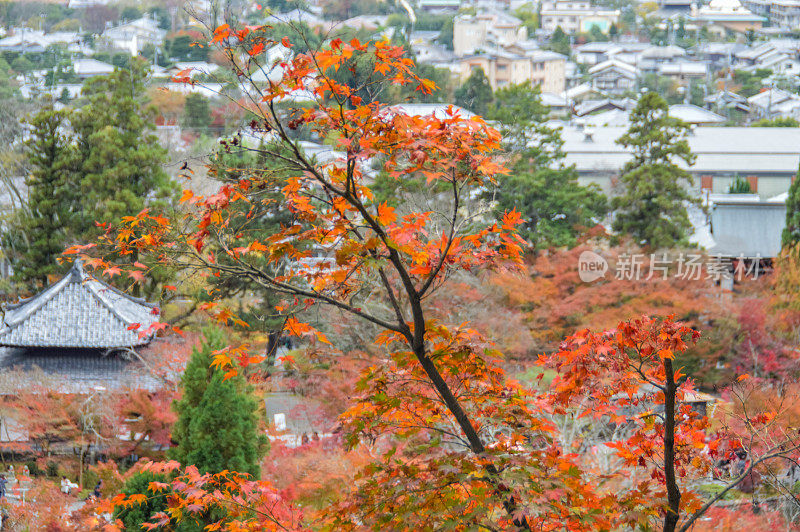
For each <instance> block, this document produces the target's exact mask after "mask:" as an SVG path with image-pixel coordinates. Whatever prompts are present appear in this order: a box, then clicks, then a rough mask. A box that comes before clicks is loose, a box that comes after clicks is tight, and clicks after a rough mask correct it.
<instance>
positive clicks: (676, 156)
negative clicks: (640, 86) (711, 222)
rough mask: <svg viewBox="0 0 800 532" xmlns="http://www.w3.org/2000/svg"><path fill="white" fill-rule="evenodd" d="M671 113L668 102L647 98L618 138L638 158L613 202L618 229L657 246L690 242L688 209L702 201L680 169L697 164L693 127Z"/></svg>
mask: <svg viewBox="0 0 800 532" xmlns="http://www.w3.org/2000/svg"><path fill="white" fill-rule="evenodd" d="M668 111H669V107H668V105H667V102H666V101H664V98H662V97H661V96H659V95H658V94H656V93H654V92H647V93H645V94H643V95H642V97H641V98H640V99H639V102H638V103H637V105H636V108H635V109H634V110H633V112H632V113H631V125H630V127H629V128H628V131H627V132H626V133H625V134H624V135H622V136H621V137H620V138H619V139H617V143H618V144H621V145H623V146H625V147H626V148H630V149H631V150H632V152H633V159H632V160H631V161H629V162H628V163H626V165H625V167H624V168H623V175H622V178H621V181H622V185H623V187H624V192H623V193H622V194H621V195H620V196H618V197H616V198H614V199H613V206H614V208H615V209H616V218H615V219H614V226H613V227H614V230H615V231H619V232H622V233H626V234H630V235H631V236H632V237H633V238H634V240H636V241H637V242H639V243H641V244H644V245H647V246H650V247H653V248H660V247H670V246H674V245H676V244H680V243H683V242H685V241H686V239H687V237H688V236H689V231H690V229H691V227H692V224H691V222H690V221H689V215H688V213H687V211H686V205H687V204H690V203H697V202H698V201H697V199H696V198H693V197H692V196H691V194H690V193H689V190H688V186H690V185H692V184H693V179H692V176H691V174H690V173H689V172H687V171H686V170H685V169H683V168H681V167H680V166H678V162H679V161H682V162H684V163H686V164H687V165H691V164H693V163H694V158H695V157H694V155H693V154H692V152H691V149H690V148H689V143H688V141H687V140H686V137H687V135H688V133H689V125H688V124H686V123H685V122H682V121H680V120H678V119H676V118H672V117H670V116H668V115H667V113H668Z"/></svg>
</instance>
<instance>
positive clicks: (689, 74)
mask: <svg viewBox="0 0 800 532" xmlns="http://www.w3.org/2000/svg"><path fill="white" fill-rule="evenodd" d="M658 73H659V75H661V76H665V77H668V78H670V79H672V80H674V81H676V82H677V83H680V84H681V85H687V84H688V83H689V82H691V81H692V80H702V79H705V77H706V76H707V75H708V65H706V64H705V63H700V62H694V61H675V62H671V63H662V64H661V65H659V67H658Z"/></svg>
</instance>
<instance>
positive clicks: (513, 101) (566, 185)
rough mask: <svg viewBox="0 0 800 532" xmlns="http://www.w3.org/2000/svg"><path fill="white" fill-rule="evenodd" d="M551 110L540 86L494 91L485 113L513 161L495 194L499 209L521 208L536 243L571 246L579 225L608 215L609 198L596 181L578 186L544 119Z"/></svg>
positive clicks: (556, 137)
mask: <svg viewBox="0 0 800 532" xmlns="http://www.w3.org/2000/svg"><path fill="white" fill-rule="evenodd" d="M548 112H549V109H548V108H547V106H545V105H544V104H543V103H542V98H541V92H540V89H539V87H532V86H531V85H530V84H527V83H526V84H520V85H511V86H509V87H503V88H501V89H499V90H498V91H497V92H496V93H495V101H494V103H493V104H492V105H491V106H490V107H489V110H488V113H487V115H486V116H487V118H489V119H491V120H497V121H498V122H500V124H501V125H500V129H501V131H502V133H503V139H504V143H505V148H506V151H507V152H508V153H509V160H510V161H511V163H510V165H509V166H510V169H511V173H510V175H508V176H506V177H504V178H502V179H500V180H499V183H498V187H497V191H496V195H495V199H496V201H497V207H498V212H505V211H508V210H511V209H514V208H515V209H517V210H518V211H520V212H521V213H522V217H523V218H524V219H525V225H524V226H523V228H522V230H521V231H520V233H521V234H522V235H523V236H524V237H525V238H526V239H528V240H529V241H530V242H532V243H533V244H534V245H535V246H536V247H549V246H571V245H574V244H575V241H576V239H577V236H578V234H579V232H580V228H581V227H591V226H593V225H595V224H596V223H597V222H599V219H600V218H601V217H602V216H604V215H605V213H606V211H607V201H606V198H605V196H603V194H602V193H601V192H600V190H599V189H597V188H596V187H595V186H590V187H583V186H580V185H579V184H578V173H577V171H576V170H575V168H574V167H573V166H566V165H565V164H564V152H563V151H562V150H561V147H562V146H563V141H562V140H561V134H560V132H559V130H557V129H553V128H551V127H548V126H546V125H545V123H544V122H545V120H546V119H547V115H548Z"/></svg>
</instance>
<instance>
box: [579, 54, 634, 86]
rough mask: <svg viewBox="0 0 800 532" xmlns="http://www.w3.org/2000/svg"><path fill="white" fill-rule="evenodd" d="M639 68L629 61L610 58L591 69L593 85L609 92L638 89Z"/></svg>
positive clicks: (590, 75)
mask: <svg viewBox="0 0 800 532" xmlns="http://www.w3.org/2000/svg"><path fill="white" fill-rule="evenodd" d="M638 75H639V71H638V69H637V68H636V67H635V66H633V65H630V64H628V63H623V62H622V61H617V60H615V59H610V60H608V61H604V62H602V63H599V64H597V65H595V66H593V67H592V68H590V69H589V77H590V78H591V79H592V86H593V87H594V88H596V89H597V90H599V91H602V92H605V93H608V94H622V93H623V92H628V91H632V90H635V89H636V80H637V78H638Z"/></svg>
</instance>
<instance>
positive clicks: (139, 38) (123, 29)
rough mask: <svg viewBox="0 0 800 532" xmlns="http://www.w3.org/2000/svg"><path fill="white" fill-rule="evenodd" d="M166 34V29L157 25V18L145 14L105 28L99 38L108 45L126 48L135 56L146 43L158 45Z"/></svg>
mask: <svg viewBox="0 0 800 532" xmlns="http://www.w3.org/2000/svg"><path fill="white" fill-rule="evenodd" d="M166 35H167V32H166V30H163V29H161V28H159V27H158V20H156V19H155V18H154V17H151V16H150V15H148V14H145V15H144V16H143V17H142V18H139V19H136V20H133V21H131V22H125V23H123V24H120V25H119V26H114V27H112V28H108V29H106V30H105V31H104V32H103V33H102V34H101V38H102V39H103V40H104V41H105V42H107V43H108V44H109V45H111V46H113V47H115V48H120V49H122V50H127V51H128V52H129V53H130V54H131V55H134V56H135V55H139V52H140V51H141V50H142V48H144V46H145V45H147V44H152V45H153V46H160V45H161V44H162V43H163V42H164V37H166Z"/></svg>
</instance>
